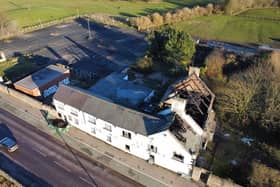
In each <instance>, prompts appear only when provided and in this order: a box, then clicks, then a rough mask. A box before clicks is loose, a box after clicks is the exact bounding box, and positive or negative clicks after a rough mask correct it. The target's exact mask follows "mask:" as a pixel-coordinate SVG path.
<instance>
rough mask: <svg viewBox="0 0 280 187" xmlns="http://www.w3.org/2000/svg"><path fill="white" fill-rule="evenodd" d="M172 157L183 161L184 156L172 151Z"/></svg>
mask: <svg viewBox="0 0 280 187" xmlns="http://www.w3.org/2000/svg"><path fill="white" fill-rule="evenodd" d="M173 159H174V160H177V161H179V162H184V156H182V155H180V154H177V153H174V154H173Z"/></svg>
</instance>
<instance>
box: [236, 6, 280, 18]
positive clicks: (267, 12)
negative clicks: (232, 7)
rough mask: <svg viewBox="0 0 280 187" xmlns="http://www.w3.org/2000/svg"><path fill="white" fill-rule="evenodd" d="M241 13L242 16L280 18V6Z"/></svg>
mask: <svg viewBox="0 0 280 187" xmlns="http://www.w3.org/2000/svg"><path fill="white" fill-rule="evenodd" d="M239 15H241V16H256V17H264V18H272V19H280V8H268V9H254V10H247V11H245V12H242V13H241V14H239Z"/></svg>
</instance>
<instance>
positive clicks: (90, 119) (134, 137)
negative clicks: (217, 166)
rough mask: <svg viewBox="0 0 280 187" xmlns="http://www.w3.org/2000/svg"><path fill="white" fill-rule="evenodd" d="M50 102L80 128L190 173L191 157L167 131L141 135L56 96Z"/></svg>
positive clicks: (152, 159)
mask: <svg viewBox="0 0 280 187" xmlns="http://www.w3.org/2000/svg"><path fill="white" fill-rule="evenodd" d="M53 104H54V106H55V108H56V110H57V112H58V113H59V115H60V116H61V118H63V119H64V120H67V121H68V123H69V124H71V125H73V126H75V127H77V128H79V129H80V130H82V131H84V132H86V133H88V134H90V135H92V136H94V137H96V138H98V139H100V140H102V141H104V142H106V143H108V144H110V145H112V146H114V147H116V148H118V149H121V150H123V151H125V152H128V153H130V154H132V155H134V156H137V157H139V158H142V159H144V160H147V161H148V160H150V162H151V163H154V164H156V165H159V166H161V167H164V168H166V169H169V170H171V171H174V172H176V173H180V174H185V175H190V172H191V170H192V164H193V158H192V156H191V154H190V152H189V151H188V150H186V148H185V147H184V146H183V145H182V144H181V143H180V142H179V141H178V140H177V139H176V137H175V136H174V135H173V134H172V133H171V132H170V131H169V130H165V131H162V132H159V133H155V134H152V135H149V136H144V135H142V134H137V133H134V132H132V131H129V130H126V129H123V128H120V127H117V126H114V124H110V123H108V122H106V121H104V120H102V119H97V118H95V117H94V116H92V115H90V114H88V113H85V112H82V111H79V110H78V109H76V108H73V107H71V106H69V105H65V104H64V103H61V102H60V101H57V100H55V99H54V101H53Z"/></svg>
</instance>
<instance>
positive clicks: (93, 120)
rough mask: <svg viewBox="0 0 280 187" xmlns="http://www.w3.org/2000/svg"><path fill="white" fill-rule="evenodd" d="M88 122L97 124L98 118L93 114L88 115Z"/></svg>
mask: <svg viewBox="0 0 280 187" xmlns="http://www.w3.org/2000/svg"><path fill="white" fill-rule="evenodd" d="M88 122H89V123H91V124H94V125H96V118H95V117H92V116H88Z"/></svg>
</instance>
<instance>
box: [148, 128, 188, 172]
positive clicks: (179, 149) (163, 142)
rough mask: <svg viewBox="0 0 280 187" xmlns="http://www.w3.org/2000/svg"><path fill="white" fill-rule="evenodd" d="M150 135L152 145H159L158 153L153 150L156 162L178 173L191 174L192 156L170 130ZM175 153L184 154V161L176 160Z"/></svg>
mask: <svg viewBox="0 0 280 187" xmlns="http://www.w3.org/2000/svg"><path fill="white" fill-rule="evenodd" d="M149 137H150V138H151V139H152V140H151V145H153V146H154V147H157V153H154V152H151V154H152V155H154V163H155V164H157V165H160V166H162V167H165V168H167V169H170V170H172V171H174V172H177V173H185V174H187V175H189V174H190V171H191V169H192V162H193V161H192V156H191V154H190V153H189V151H188V150H186V148H185V147H184V146H183V145H182V144H181V143H179V142H178V140H177V139H176V137H175V136H174V135H173V134H172V133H171V132H170V131H169V130H166V131H163V132H160V133H157V134H153V135H151V136H149ZM174 153H176V154H180V155H182V156H183V157H184V160H183V162H180V161H177V160H174V159H173V155H174Z"/></svg>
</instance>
